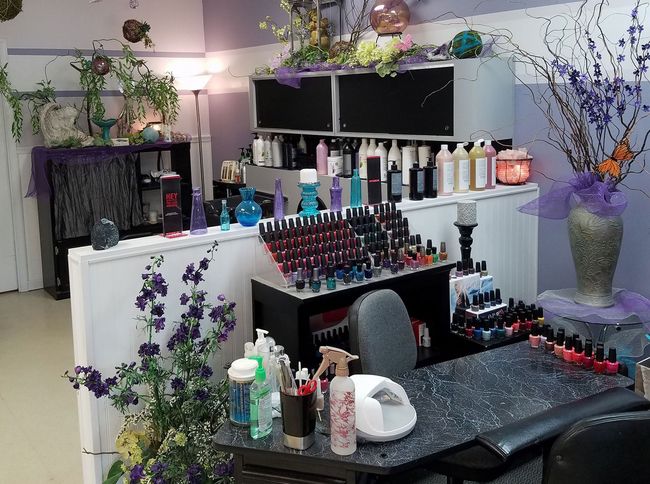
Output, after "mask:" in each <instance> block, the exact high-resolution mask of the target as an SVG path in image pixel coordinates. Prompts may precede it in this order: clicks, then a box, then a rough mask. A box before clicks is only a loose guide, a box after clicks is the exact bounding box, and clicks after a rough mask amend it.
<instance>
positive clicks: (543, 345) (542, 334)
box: [539, 326, 548, 349]
mask: <svg viewBox="0 0 650 484" xmlns="http://www.w3.org/2000/svg"><path fill="white" fill-rule="evenodd" d="M539 332H540V335H539V345H540V346H541V348H542V349H544V348H546V341H547V339H548V338H547V336H546V335H547V334H548V327H547V326H543V327H541V328H539Z"/></svg>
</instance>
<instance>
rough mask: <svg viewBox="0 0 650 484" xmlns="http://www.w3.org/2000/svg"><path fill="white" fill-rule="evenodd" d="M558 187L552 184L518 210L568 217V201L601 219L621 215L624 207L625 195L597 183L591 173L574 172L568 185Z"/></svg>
mask: <svg viewBox="0 0 650 484" xmlns="http://www.w3.org/2000/svg"><path fill="white" fill-rule="evenodd" d="M558 185H559V184H558V183H555V184H553V187H552V188H551V191H550V192H548V193H547V194H545V195H542V196H541V197H539V198H536V199H535V200H532V201H531V202H528V203H527V204H525V205H522V206H521V207H519V208H518V210H519V211H520V212H523V213H527V214H529V215H537V216H538V217H544V218H550V219H556V220H558V219H563V218H567V217H568V216H569V212H570V211H571V207H572V203H571V202H572V201H577V202H578V203H580V204H582V205H583V206H584V207H585V208H586V209H587V210H588V211H589V212H591V213H593V214H595V215H598V216H601V217H613V216H617V215H621V214H622V213H623V211H624V210H625V208H626V207H627V197H626V196H625V194H624V193H623V192H620V191H618V190H617V189H616V187H615V186H614V185H613V184H612V183H610V182H602V181H600V179H599V178H598V176H596V174H595V173H578V174H576V175H575V177H574V178H572V179H571V180H569V181H568V186H558ZM562 185H564V183H562Z"/></svg>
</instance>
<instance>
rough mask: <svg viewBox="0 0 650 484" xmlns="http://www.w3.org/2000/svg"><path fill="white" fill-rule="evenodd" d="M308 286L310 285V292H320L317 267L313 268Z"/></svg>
mask: <svg viewBox="0 0 650 484" xmlns="http://www.w3.org/2000/svg"><path fill="white" fill-rule="evenodd" d="M310 285H311V291H312V292H320V286H321V281H320V277H319V274H318V268H317V267H314V270H313V272H312V275H311V281H310Z"/></svg>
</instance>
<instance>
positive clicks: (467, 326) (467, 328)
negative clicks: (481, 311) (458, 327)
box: [465, 321, 474, 339]
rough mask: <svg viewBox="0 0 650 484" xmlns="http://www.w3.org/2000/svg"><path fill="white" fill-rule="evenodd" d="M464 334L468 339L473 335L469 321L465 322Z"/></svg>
mask: <svg viewBox="0 0 650 484" xmlns="http://www.w3.org/2000/svg"><path fill="white" fill-rule="evenodd" d="M465 336H467V337H468V338H469V339H472V338H473V337H474V328H472V323H471V321H467V322H466V323H465Z"/></svg>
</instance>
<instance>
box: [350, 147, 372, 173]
mask: <svg viewBox="0 0 650 484" xmlns="http://www.w3.org/2000/svg"><path fill="white" fill-rule="evenodd" d="M358 156H359V166H358V167H356V168H358V170H359V174H362V173H363V174H364V176H363V178H366V174H367V173H368V167H367V165H366V162H367V161H368V140H367V139H366V138H363V139H362V140H361V146H359V155H358ZM352 169H353V170H354V168H352Z"/></svg>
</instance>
